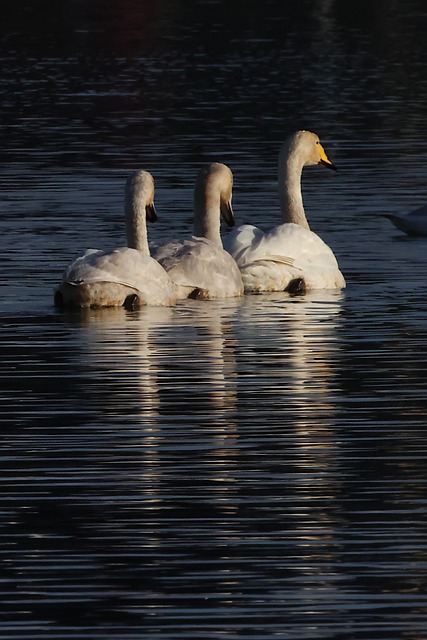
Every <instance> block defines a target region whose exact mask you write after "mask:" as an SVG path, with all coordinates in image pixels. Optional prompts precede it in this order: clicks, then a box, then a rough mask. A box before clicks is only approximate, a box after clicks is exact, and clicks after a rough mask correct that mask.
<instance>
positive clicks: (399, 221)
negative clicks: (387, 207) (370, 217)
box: [381, 205, 427, 236]
mask: <svg viewBox="0 0 427 640" xmlns="http://www.w3.org/2000/svg"><path fill="white" fill-rule="evenodd" d="M381 215H382V216H383V217H384V218H388V219H389V220H391V222H392V223H393V224H394V226H395V227H397V228H398V229H400V231H404V232H405V233H407V234H408V236H427V205H424V206H423V207H420V208H419V209H415V211H411V213H407V214H406V215H403V216H399V215H395V214H392V213H383V214H381Z"/></svg>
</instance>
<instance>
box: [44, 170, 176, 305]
mask: <svg viewBox="0 0 427 640" xmlns="http://www.w3.org/2000/svg"><path fill="white" fill-rule="evenodd" d="M146 219H148V220H149V221H154V220H156V219H157V215H156V211H155V208H154V180H153V177H152V175H151V174H150V173H148V172H147V171H143V170H139V171H135V172H134V173H133V174H132V175H130V176H129V178H128V179H127V181H126V189H125V221H126V236H127V241H128V246H127V247H121V248H119V249H115V250H114V251H110V252H105V251H100V250H98V249H88V250H87V251H86V252H85V253H84V254H83V255H81V256H80V257H78V258H77V259H76V260H75V261H74V262H72V263H71V264H70V265H69V267H68V268H67V270H66V271H65V274H64V277H63V280H62V283H61V284H60V285H59V287H58V288H57V289H56V292H55V304H56V305H57V306H59V307H81V308H88V307H119V306H122V305H123V306H125V307H126V308H128V309H136V308H139V307H140V306H141V305H156V306H169V305H172V304H174V303H175V302H176V296H175V287H174V285H173V283H172V282H171V279H170V278H169V276H168V275H167V273H166V271H165V270H164V269H163V267H161V266H160V264H159V263H158V262H156V260H154V258H152V257H151V256H150V251H149V248H148V239H147V224H146Z"/></svg>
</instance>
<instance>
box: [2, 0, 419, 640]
mask: <svg viewBox="0 0 427 640" xmlns="http://www.w3.org/2000/svg"><path fill="white" fill-rule="evenodd" d="M107 5H108V6H107ZM344 5H345V6H344ZM426 27H427V6H426V4H425V2H422V1H418V2H417V1H415V0H409V1H407V0H405V1H403V0H402V1H399V0H395V1H394V2H389V1H387V2H385V1H384V2H381V1H380V2H376V3H373V2H371V3H368V2H355V1H353V0H348V1H347V2H346V3H343V2H339V1H336V2H334V1H329V2H328V1H323V2H322V1H321V0H317V1H316V0H306V1H304V2H302V1H301V2H295V3H280V4H279V3H275V2H269V1H268V0H266V1H265V2H263V3H252V2H238V1H236V2H229V1H227V2H219V1H218V2H217V1H212V2H195V1H193V0H191V1H189V2H188V1H184V0H181V1H179V0H176V1H173V0H169V1H166V2H161V1H160V0H158V1H152V2H149V1H145V2H144V1H141V2H137V1H136V0H122V1H118V0H117V1H111V2H108V3H104V2H101V1H100V0H94V1H93V2H81V1H78V0H74V1H73V0H68V1H67V0H64V1H63V2H61V3H52V2H49V1H47V0H44V1H43V2H37V3H34V2H29V1H28V2H26V1H19V0H18V2H16V3H14V4H13V5H11V6H10V7H8V11H7V15H4V16H3V18H2V26H1V27H0V44H1V49H0V57H1V62H2V69H3V70H2V74H1V77H0V94H1V99H2V127H1V129H0V139H1V145H0V153H1V157H2V162H1V163H0V189H1V200H0V202H1V204H0V211H1V213H0V236H1V247H2V250H1V254H0V262H1V277H0V325H1V328H0V332H1V354H2V355H1V361H0V368H1V390H0V400H1V413H0V422H1V428H0V437H1V449H0V455H1V464H0V481H1V499H0V566H1V573H0V637H1V639H2V640H9V639H14V640H17V639H22V640H24V639H27V638H38V639H40V640H42V639H49V640H51V639H52V640H53V639H55V640H65V639H77V638H78V639H82V640H83V639H86V638H94V639H100V640H101V639H102V640H116V639H118V640H120V639H127V638H129V639H130V638H132V639H139V638H141V639H150V640H178V639H180V638H182V639H191V640H206V639H209V638H212V639H214V638H215V639H226V638H233V640H239V639H240V640H249V639H251V640H266V639H268V638H283V639H290V640H302V639H307V640H308V639H310V640H312V639H325V640H326V639H328V640H330V639H335V640H344V639H345V640H378V639H381V640H383V639H385V640H397V639H402V640H403V639H405V640H423V639H425V638H427V517H426V514H427V385H426V373H427V277H426V276H427V266H426V265H427V258H426V256H427V239H423V238H420V239H411V238H407V237H406V236H404V235H403V234H402V233H400V232H399V231H397V230H396V229H394V227H392V225H391V223H390V222H389V221H388V220H386V219H384V218H382V217H381V215H380V214H382V213H405V212H409V211H410V210H412V209H415V208H416V207H417V206H420V205H421V204H425V199H426V168H427V145H426V134H425V132H426V130H427V109H426V104H427V47H426V41H425V34H426V31H427V29H426ZM300 128H307V129H311V130H313V131H315V132H317V133H318V134H319V135H320V137H321V140H322V142H323V144H324V146H325V149H326V151H327V153H328V155H329V157H330V159H331V160H332V161H333V162H334V163H335V164H336V165H337V166H338V167H339V171H338V172H337V173H336V174H334V173H332V172H328V171H325V170H323V169H321V168H317V167H315V168H309V169H306V170H305V171H304V175H303V193H304V201H305V206H306V211H307V215H308V218H309V220H310V223H311V226H312V229H313V230H314V231H316V232H317V233H319V235H321V236H322V238H324V240H325V241H327V242H328V244H329V245H330V246H331V247H332V248H333V250H334V252H335V254H336V256H337V258H338V261H339V263H340V267H341V269H342V271H343V273H344V274H345V277H346V279H347V288H346V289H344V290H343V291H342V292H325V291H319V292H312V293H310V294H308V295H306V296H304V297H297V298H291V297H289V296H287V295H285V294H283V295H282V294H266V295H258V296H246V297H244V298H242V299H239V300H227V301H219V302H198V301H183V302H180V303H179V304H178V305H177V306H176V307H174V308H171V309H155V308H147V309H143V310H141V311H140V312H132V313H130V312H126V311H125V310H124V309H109V310H99V311H89V312H85V313H61V312H58V311H56V310H55V308H54V306H53V296H52V294H53V290H54V287H55V285H56V284H57V283H58V282H59V281H60V278H61V275H62V272H63V270H64V268H65V267H66V265H67V264H68V263H69V262H70V261H71V260H72V259H73V258H74V257H75V256H76V255H77V254H78V253H79V252H80V251H81V250H83V249H86V248H88V247H96V248H113V247H114V246H121V245H124V244H125V238H124V223H123V213H122V210H123V191H124V183H125V180H126V177H127V175H128V174H129V173H130V172H131V171H133V170H134V169H136V168H145V169H148V170H149V171H151V172H152V174H153V175H154V178H155V181H156V207H157V212H158V215H159V221H158V222H157V223H156V224H155V225H152V226H150V228H149V234H150V240H151V242H152V243H153V245H156V244H158V243H160V242H162V241H164V240H165V239H168V238H171V237H175V238H177V237H181V238H184V237H186V236H188V235H190V234H191V224H192V197H193V195H192V193H193V185H194V179H195V175H196V173H197V171H198V169H199V167H200V166H201V165H202V164H204V163H206V162H209V161H212V160H218V161H222V162H225V163H227V164H228V165H229V166H230V168H231V169H232V171H233V173H234V180H235V186H234V198H233V204H234V212H235V216H236V219H237V221H238V222H239V223H242V222H252V223H254V224H258V225H259V226H261V227H263V228H268V227H269V226H271V225H273V224H276V223H277V222H278V221H279V204H278V197H277V182H276V171H277V169H276V166H277V157H278V152H279V148H280V145H281V143H282V141H283V140H284V138H285V137H286V136H287V135H288V133H289V132H291V131H293V130H295V129H300ZM224 233H226V230H224Z"/></svg>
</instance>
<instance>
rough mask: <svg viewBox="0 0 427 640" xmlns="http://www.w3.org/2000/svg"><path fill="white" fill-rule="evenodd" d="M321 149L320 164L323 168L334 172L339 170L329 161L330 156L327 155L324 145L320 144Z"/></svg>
mask: <svg viewBox="0 0 427 640" xmlns="http://www.w3.org/2000/svg"><path fill="white" fill-rule="evenodd" d="M318 147H319V151H320V160H319V164H321V165H322V166H323V167H328V169H333V170H334V171H336V170H337V167H336V166H335V165H334V164H332V162H331V161H330V160H329V158H328V156H327V155H326V153H325V150H324V148H323V147H322V145H321V144H320V142H319V144H318Z"/></svg>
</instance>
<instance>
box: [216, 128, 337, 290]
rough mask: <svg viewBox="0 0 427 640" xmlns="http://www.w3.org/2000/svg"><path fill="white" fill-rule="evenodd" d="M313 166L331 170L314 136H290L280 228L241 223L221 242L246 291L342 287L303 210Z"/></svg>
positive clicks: (284, 152)
mask: <svg viewBox="0 0 427 640" xmlns="http://www.w3.org/2000/svg"><path fill="white" fill-rule="evenodd" d="M315 164H320V165H323V166H325V167H329V168H331V169H335V166H334V165H333V164H332V163H331V162H330V160H329V159H328V157H327V155H326V153H325V150H324V149H323V147H322V145H321V144H320V141H319V138H318V136H317V135H316V134H315V133H312V132H311V131H297V132H296V133H294V134H292V135H291V136H290V137H289V138H288V139H287V140H286V141H285V143H284V144H283V146H282V149H281V152H280V156H279V192H280V204H281V211H282V221H283V224H280V225H278V226H277V227H274V228H273V229H270V231H268V232H267V233H264V232H263V231H261V230H260V229H258V228H257V227H254V226H252V225H242V226H240V227H237V228H236V229H233V230H232V231H231V232H230V233H229V234H228V235H227V236H226V237H225V238H224V247H225V248H226V249H227V250H228V251H229V252H230V253H231V255H232V256H233V257H234V258H235V260H236V262H237V264H238V265H239V268H240V270H241V273H242V278H243V282H244V285H245V292H248V293H249V292H255V291H295V292H303V291H305V290H308V289H340V288H342V287H345V280H344V277H343V275H342V273H341V271H340V270H339V268H338V263H337V261H336V258H335V256H334V254H333V252H332V250H331V249H330V248H329V247H328V245H327V244H325V242H324V241H323V240H322V239H321V238H319V236H318V235H316V234H315V233H313V232H312V231H310V227H309V225H308V222H307V218H306V216H305V212H304V206H303V201H302V194H301V174H302V170H303V168H304V167H305V166H307V165H315Z"/></svg>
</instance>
